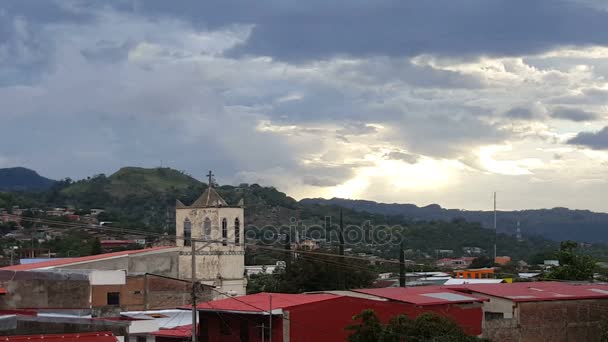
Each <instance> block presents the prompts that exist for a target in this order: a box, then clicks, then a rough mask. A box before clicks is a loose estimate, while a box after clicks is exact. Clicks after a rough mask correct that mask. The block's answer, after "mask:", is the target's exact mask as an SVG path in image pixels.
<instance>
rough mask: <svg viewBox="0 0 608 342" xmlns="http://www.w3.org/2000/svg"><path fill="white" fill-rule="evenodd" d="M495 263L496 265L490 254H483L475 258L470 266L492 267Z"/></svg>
mask: <svg viewBox="0 0 608 342" xmlns="http://www.w3.org/2000/svg"><path fill="white" fill-rule="evenodd" d="M493 265H494V262H493V261H492V259H490V257H489V256H487V255H482V256H480V257H477V258H475V259H473V262H471V266H470V268H485V267H492V266H493Z"/></svg>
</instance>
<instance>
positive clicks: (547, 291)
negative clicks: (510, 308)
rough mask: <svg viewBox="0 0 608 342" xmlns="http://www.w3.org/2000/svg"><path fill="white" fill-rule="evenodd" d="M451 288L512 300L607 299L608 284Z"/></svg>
mask: <svg viewBox="0 0 608 342" xmlns="http://www.w3.org/2000/svg"><path fill="white" fill-rule="evenodd" d="M451 288H452V289H458V290H459V291H466V292H475V293H480V294H482V295H487V296H494V297H500V298H507V299H511V300H513V301H514V302H540V301H551V300H577V299H598V298H607V299H608V284H570V283H562V282H523V283H504V284H464V285H455V286H453V287H451Z"/></svg>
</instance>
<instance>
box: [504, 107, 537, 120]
mask: <svg viewBox="0 0 608 342" xmlns="http://www.w3.org/2000/svg"><path fill="white" fill-rule="evenodd" d="M504 116H506V117H507V118H510V119H521V120H526V119H532V118H533V117H534V113H533V112H532V111H531V110H529V109H527V108H523V107H515V108H511V109H509V110H508V111H506V112H505V114H504Z"/></svg>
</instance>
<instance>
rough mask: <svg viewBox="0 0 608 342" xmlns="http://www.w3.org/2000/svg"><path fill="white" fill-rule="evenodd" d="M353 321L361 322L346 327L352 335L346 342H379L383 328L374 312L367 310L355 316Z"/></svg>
mask: <svg viewBox="0 0 608 342" xmlns="http://www.w3.org/2000/svg"><path fill="white" fill-rule="evenodd" d="M353 320H361V322H360V323H359V324H353V325H349V326H348V327H346V329H347V330H352V331H353V333H352V334H351V335H350V336H348V342H378V341H381V339H382V337H383V335H384V330H385V328H384V327H383V326H382V324H381V323H380V320H379V319H378V316H376V313H375V312H374V310H371V309H367V310H363V311H361V313H359V314H357V315H355V316H354V317H353Z"/></svg>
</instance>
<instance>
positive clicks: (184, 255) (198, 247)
mask: <svg viewBox="0 0 608 342" xmlns="http://www.w3.org/2000/svg"><path fill="white" fill-rule="evenodd" d="M207 176H208V177H209V185H208V187H207V189H206V190H205V191H204V192H203V194H202V195H201V196H200V197H199V198H198V199H197V200H196V201H194V203H192V204H191V205H189V206H187V205H185V204H183V203H182V202H181V201H179V200H177V201H176V206H175V220H176V222H175V229H176V233H175V235H176V236H177V241H176V242H177V246H178V247H181V250H180V255H179V274H180V278H182V279H190V278H192V245H191V244H192V243H193V244H195V246H194V247H195V248H194V249H195V255H194V257H195V265H196V280H198V281H199V282H201V283H203V284H205V285H210V286H215V287H216V289H217V290H218V292H222V293H226V294H229V295H239V296H240V295H244V294H245V290H246V286H247V280H246V278H245V241H244V236H245V229H244V223H245V220H244V209H243V206H242V205H236V206H232V205H228V203H226V201H225V200H224V199H223V198H222V197H221V196H220V195H219V194H218V193H217V191H216V190H215V189H214V188H213V174H212V173H211V171H209V174H208V175H207ZM239 204H242V202H241V203H239ZM191 239H194V240H196V241H192V240H191ZM221 297H222V295H219V293H218V295H217V296H216V298H221Z"/></svg>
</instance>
